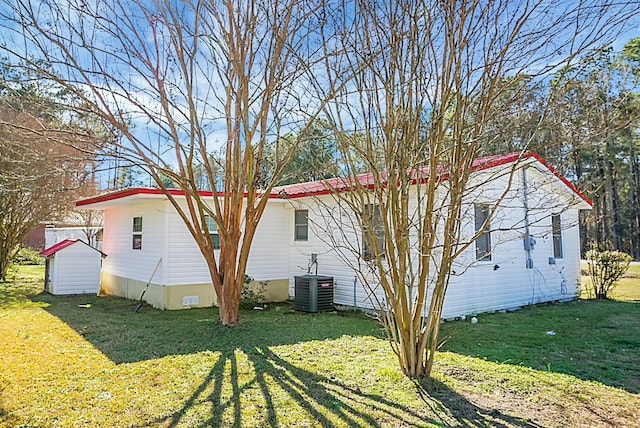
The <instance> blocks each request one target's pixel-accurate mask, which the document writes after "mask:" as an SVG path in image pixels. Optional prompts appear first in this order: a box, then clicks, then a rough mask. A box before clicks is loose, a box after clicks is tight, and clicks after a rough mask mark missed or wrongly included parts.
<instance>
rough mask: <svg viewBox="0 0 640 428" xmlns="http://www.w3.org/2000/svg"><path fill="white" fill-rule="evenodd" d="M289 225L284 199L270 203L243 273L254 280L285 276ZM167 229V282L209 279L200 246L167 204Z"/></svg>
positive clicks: (174, 283) (206, 281) (278, 278)
mask: <svg viewBox="0 0 640 428" xmlns="http://www.w3.org/2000/svg"><path fill="white" fill-rule="evenodd" d="M168 208H170V207H168ZM290 227H291V226H290V224H289V221H288V210H287V208H286V205H285V203H284V202H277V201H274V203H270V204H269V205H268V206H267V208H266V209H265V212H264V214H263V216H262V219H261V220H260V223H259V224H258V229H257V230H256V234H255V236H254V239H253V244H252V246H251V252H250V253H249V261H248V265H247V266H248V267H247V275H249V276H251V277H252V278H253V279H254V280H256V281H265V280H282V279H286V278H288V274H289V266H288V261H287V256H288V248H287V246H286V245H285V244H284V243H285V242H286V241H285V239H286V238H285V237H286V236H288V235H289V231H290ZM167 229H168V237H169V239H168V247H167V260H168V262H167V269H168V281H167V284H168V285H183V284H199V283H211V276H210V275H209V270H208V268H207V264H206V262H205V260H204V257H203V256H202V254H201V252H200V249H199V248H198V246H197V245H196V243H195V241H194V239H193V237H192V236H191V234H190V233H189V231H188V230H187V228H186V226H185V225H184V223H183V222H182V220H181V219H180V217H179V216H178V214H177V213H176V212H175V211H174V210H173V208H170V211H169V214H168V227H167Z"/></svg>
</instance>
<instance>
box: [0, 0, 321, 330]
mask: <svg viewBox="0 0 640 428" xmlns="http://www.w3.org/2000/svg"><path fill="white" fill-rule="evenodd" d="M2 3H3V8H2V9H3V12H2V15H3V16H2V20H3V22H4V24H3V27H4V28H3V34H4V41H3V49H4V50H5V52H7V56H8V57H9V58H16V57H18V58H22V60H23V62H24V63H25V64H27V67H28V68H36V69H37V68H39V64H38V63H37V62H35V61H30V58H31V56H32V55H36V56H39V57H41V58H44V59H45V60H46V62H47V63H48V64H49V65H51V67H52V68H53V69H54V70H55V74H54V73H50V74H49V77H50V78H51V79H53V80H55V81H56V82H59V83H60V84H62V85H64V86H65V87H67V88H68V89H69V90H71V91H74V92H75V93H76V94H77V95H78V96H79V97H81V98H82V99H83V101H84V102H85V104H84V106H85V108H87V110H89V111H91V112H92V113H94V114H97V115H98V116H99V117H101V118H102V120H104V121H105V122H106V123H108V124H109V125H110V126H111V127H113V129H114V130H116V131H117V132H118V133H120V134H121V135H122V136H123V137H124V142H123V143H122V144H120V145H119V146H118V147H117V151H118V153H119V154H120V156H124V157H126V158H127V160H128V162H130V163H133V164H135V165H138V166H141V167H143V168H144V169H145V170H146V171H147V172H148V173H149V174H150V175H151V176H152V177H153V180H154V182H155V184H156V185H157V186H158V187H159V188H160V189H162V190H164V191H165V194H166V195H167V198H168V199H169V201H170V202H171V204H172V205H173V207H175V209H176V211H177V212H178V214H179V216H180V217H181V218H182V220H183V221H184V223H185V225H186V227H187V229H188V230H189V232H190V233H191V235H192V236H193V238H194V240H195V242H196V243H197V245H198V247H199V249H200V251H201V252H202V255H203V256H204V258H205V260H206V262H207V264H208V266H209V271H210V274H211V280H212V283H213V287H214V289H215V293H216V295H217V298H218V304H219V306H220V321H221V323H222V324H224V325H235V324H237V323H238V304H239V299H240V293H241V289H242V286H243V283H244V277H245V271H246V264H247V259H248V256H249V251H250V248H251V243H252V240H253V237H254V234H255V231H256V227H257V225H258V222H259V220H260V218H261V216H262V213H263V211H264V209H265V206H266V203H267V199H268V195H269V193H270V191H271V188H272V187H273V183H275V181H276V180H277V178H278V177H279V175H280V174H281V171H282V170H283V168H284V166H285V165H286V163H287V162H288V159H289V157H290V156H291V151H292V150H293V149H294V148H295V144H293V145H291V146H290V147H291V149H290V150H288V151H285V152H284V153H279V156H278V158H277V160H276V162H275V163H274V164H273V170H272V171H271V172H270V174H269V177H270V178H271V180H270V181H269V182H267V183H265V182H264V180H263V179H262V178H263V177H262V175H261V174H259V171H261V170H262V168H261V165H260V162H261V160H262V159H264V153H265V151H266V149H267V147H268V145H269V144H271V142H273V141H277V137H278V136H279V135H283V134H284V133H292V132H295V131H301V132H300V133H301V134H303V133H304V132H302V130H304V128H305V126H307V124H309V123H310V122H311V119H313V117H314V113H313V111H316V112H317V111H319V110H320V108H321V107H322V102H323V101H322V100H318V99H317V98H314V99H311V98H310V97H309V96H308V94H307V93H306V92H307V91H306V87H307V85H306V84H305V82H304V76H305V75H309V73H310V72H311V71H312V70H313V69H314V67H315V65H314V64H316V61H317V57H319V55H320V54H322V53H323V51H322V50H321V49H319V46H320V44H319V42H320V38H319V37H318V36H317V34H316V33H315V31H316V28H317V27H318V26H319V25H321V24H322V21H321V19H319V16H320V15H319V13H320V11H321V10H322V9H323V5H322V2H321V1H301V0H284V1H277V0H273V1H262V0H251V1H246V2H236V1H232V0H215V1H199V0H194V1H186V2H169V1H166V2H165V1H152V2H143V1H137V0H120V1H113V0H109V1H105V0H98V1H95V2H90V3H87V2H84V1H74V0H67V1H60V2H48V3H42V2H39V1H29V0H18V1H3V2H2ZM76 88H82V90H78V89H76ZM330 93H331V90H330V89H329V88H327V94H330ZM219 150H221V151H222V153H223V156H222V161H221V165H215V164H213V163H212V159H216V158H217V157H215V156H212V154H213V153H214V152H216V151H219ZM196 170H197V171H196ZM202 170H204V171H205V172H206V176H207V178H208V180H209V182H210V185H209V187H210V188H211V189H212V190H218V191H219V193H218V195H217V197H216V196H214V197H208V198H207V197H203V196H202V195H201V193H200V192H199V188H198V184H199V182H200V181H201V180H200V179H198V178H197V177H196V176H202V173H201V172H202ZM218 171H222V176H220V175H219V174H218V173H217V172H218ZM167 182H171V183H173V184H174V185H175V186H176V187H177V188H179V189H180V190H182V191H183V192H184V197H185V201H186V204H182V203H181V201H180V200H179V198H176V197H175V196H174V195H173V194H172V193H170V192H168V189H167V186H166V183H167ZM207 216H209V217H211V218H212V219H213V220H214V221H215V223H216V226H217V229H218V233H219V236H220V243H221V244H220V246H221V248H220V251H219V253H217V252H214V248H213V244H212V243H211V241H210V240H209V239H208V236H209V231H208V227H207V221H206V219H207Z"/></svg>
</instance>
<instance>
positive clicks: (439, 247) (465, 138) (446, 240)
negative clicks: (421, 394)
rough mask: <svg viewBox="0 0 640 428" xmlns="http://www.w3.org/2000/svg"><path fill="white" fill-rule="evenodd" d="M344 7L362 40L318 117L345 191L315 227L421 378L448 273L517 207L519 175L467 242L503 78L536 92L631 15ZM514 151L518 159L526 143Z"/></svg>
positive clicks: (512, 173)
mask: <svg viewBox="0 0 640 428" xmlns="http://www.w3.org/2000/svg"><path fill="white" fill-rule="evenodd" d="M348 6H350V7H352V8H353V10H354V16H355V17H356V18H355V20H356V21H357V22H356V26H357V28H359V29H360V31H358V32H355V33H352V34H349V35H346V36H345V37H343V38H341V40H340V43H341V45H340V46H341V48H342V49H343V50H344V51H348V52H350V53H351V54H350V55H349V56H348V57H347V58H340V61H339V62H338V61H327V63H326V64H327V67H326V70H325V71H324V73H322V76H323V78H325V79H326V78H327V76H328V79H329V80H331V79H333V78H339V76H341V75H342V74H343V73H349V72H350V73H353V74H354V79H353V81H352V82H351V83H350V85H349V86H348V88H345V90H344V91H343V92H341V93H340V94H339V96H337V97H336V100H335V102H332V103H331V104H330V105H329V106H328V108H327V109H325V116H324V117H323V120H324V121H325V123H328V124H330V125H331V126H332V128H333V130H334V132H335V138H336V140H337V141H338V147H339V150H340V156H339V160H338V161H339V163H340V167H341V168H342V170H343V171H345V177H344V179H343V180H339V181H335V180H334V181H328V180H327V181H326V186H327V187H329V188H332V189H333V190H334V191H333V192H332V194H333V198H334V199H335V200H336V201H337V204H336V203H332V204H330V205H327V209H326V210H325V212H326V213H327V214H326V216H327V217H328V220H327V219H325V220H322V221H324V222H325V224H324V226H328V227H326V231H327V235H326V236H330V237H331V238H330V239H332V243H331V245H332V246H333V247H334V248H336V249H337V250H338V252H339V253H341V254H342V257H343V258H344V259H345V260H349V261H350V262H351V263H352V264H353V266H354V268H355V269H356V270H357V271H358V272H359V275H360V279H361V281H363V282H364V283H365V284H366V285H368V286H369V287H370V289H371V290H372V293H371V295H375V294H374V293H373V289H376V288H378V289H380V288H381V289H382V290H383V291H384V301H382V302H379V307H380V309H381V312H382V314H383V316H382V319H383V321H384V324H385V326H386V330H387V333H388V338H389V340H390V343H391V346H392V348H393V350H394V352H395V354H396V355H397V357H398V362H399V364H400V367H401V369H402V371H403V372H404V373H405V374H406V375H408V376H410V377H417V378H419V377H428V376H429V375H430V373H431V370H432V368H433V363H434V357H435V352H436V349H437V347H438V332H439V326H440V319H441V314H442V309H443V304H444V301H445V296H446V292H447V287H448V284H449V278H450V275H451V272H452V266H454V263H456V262H457V261H460V260H462V259H461V256H462V255H463V254H468V253H465V251H466V250H467V249H469V247H470V246H471V245H473V243H474V242H475V241H476V240H478V239H482V237H483V236H485V232H486V231H487V229H488V227H489V225H490V224H491V223H492V221H493V219H494V216H495V215H496V212H497V207H498V206H499V205H500V204H501V203H504V202H505V201H506V199H507V198H511V197H515V195H514V192H513V191H512V189H511V183H512V182H513V181H514V179H515V178H516V177H517V174H519V172H518V171H521V168H520V166H521V165H519V162H518V161H516V162H514V163H513V164H512V166H511V167H510V168H508V170H507V171H506V172H504V174H506V175H504V178H505V180H504V182H505V183H506V184H505V186H506V187H505V188H504V189H498V191H497V193H496V194H495V195H494V197H493V198H492V200H491V201H488V202H490V203H487V204H485V205H482V206H483V208H482V211H483V212H482V215H481V216H480V217H481V219H482V220H481V221H480V223H479V224H476V225H475V226H476V227H475V228H473V223H471V225H472V226H471V229H472V230H471V231H470V232H469V230H468V229H467V232H465V233H463V231H464V230H465V225H466V224H468V222H469V220H470V219H471V221H473V218H474V216H473V214H474V213H473V212H471V213H469V212H468V210H467V208H466V207H467V206H468V205H466V204H465V203H463V202H469V201H471V202H478V201H479V200H477V201H476V200H475V199H473V198H474V197H475V196H474V195H475V194H476V192H474V190H475V189H477V188H478V186H480V185H482V184H483V183H487V182H488V181H487V180H490V179H491V177H484V178H483V179H482V180H481V182H478V180H476V178H475V177H476V175H473V174H472V173H473V171H474V168H475V167H474V159H476V158H478V157H479V156H482V155H483V154H485V152H484V147H485V146H491V144H490V143H491V138H492V137H491V133H490V132H487V126H486V125H487V124H489V123H492V122H495V121H497V120H500V117H501V114H502V112H504V111H507V110H508V109H513V108H515V106H517V105H518V104H517V103H518V100H519V99H521V98H522V97H523V96H524V95H525V94H524V92H523V89H522V88H524V86H520V89H519V87H518V86H514V84H513V82H514V79H512V78H509V77H510V76H519V75H526V76H527V79H529V80H530V81H535V80H544V79H545V78H546V76H548V75H549V74H550V73H551V72H552V71H553V70H554V69H555V68H556V67H558V66H560V65H566V64H569V63H571V61H572V60H573V59H574V58H578V57H579V56H581V55H582V54H583V53H585V52H587V51H588V50H589V49H590V48H592V47H594V46H599V45H600V44H601V43H606V42H608V41H611V39H612V38H613V37H615V35H616V34H618V32H619V31H620V30H623V29H625V28H626V27H625V24H626V23H628V22H629V20H630V19H631V18H633V17H634V16H635V15H636V13H637V8H635V7H634V6H633V5H632V4H631V3H624V2H623V3H620V2H609V1H600V0H599V1H582V2H573V1H560V2H546V1H543V2H529V1H512V0H509V1H507V0H498V1H473V0H460V1H449V2H441V1H429V0H425V1H397V2H369V1H357V2H354V3H351V2H348V4H345V7H348ZM515 80H516V81H517V80H518V79H515ZM317 86H318V87H321V85H317ZM521 104H522V103H521ZM531 135H535V133H532V134H531ZM353 136H357V139H358V142H357V144H354V141H353ZM520 147H521V150H522V153H523V154H524V153H525V151H526V150H527V148H528V144H527V141H523V142H521V145H520ZM523 158H524V157H523ZM363 164H364V165H367V169H368V170H369V174H368V175H365V176H363V175H360V173H361V171H362V165H363ZM519 196H520V197H522V195H519ZM472 205H473V204H472ZM475 218H478V216H475ZM322 221H320V223H322ZM341 225H342V227H341ZM347 225H348V226H347ZM318 227H322V225H319V226H318ZM520 227H522V228H523V229H522V230H524V225H523V223H520ZM353 230H361V232H362V239H361V240H360V239H358V236H357V235H353ZM473 259H474V260H475V257H474V258H473Z"/></svg>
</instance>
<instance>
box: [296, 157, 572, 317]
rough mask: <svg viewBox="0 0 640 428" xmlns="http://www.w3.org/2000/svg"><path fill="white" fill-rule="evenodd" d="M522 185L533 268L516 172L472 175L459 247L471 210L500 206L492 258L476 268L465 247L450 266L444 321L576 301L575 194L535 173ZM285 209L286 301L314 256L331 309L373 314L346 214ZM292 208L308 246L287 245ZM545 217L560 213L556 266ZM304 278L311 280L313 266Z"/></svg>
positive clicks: (330, 203) (357, 241)
mask: <svg viewBox="0 0 640 428" xmlns="http://www.w3.org/2000/svg"><path fill="white" fill-rule="evenodd" d="M509 183H511V184H510V185H509ZM527 183H528V186H527V204H528V206H529V210H528V217H529V223H530V230H529V233H530V234H531V235H532V236H534V237H535V239H536V241H537V243H536V245H535V247H534V250H533V251H531V254H530V256H531V258H532V260H533V268H531V269H528V268H527V261H526V259H527V252H526V251H525V250H524V244H523V237H524V234H525V201H524V186H523V177H522V171H521V170H516V171H514V172H513V174H511V173H510V171H509V169H508V168H506V169H505V168H502V169H500V170H488V171H486V172H483V173H479V174H476V175H474V181H473V182H472V183H471V186H478V187H477V188H476V189H474V191H473V192H470V193H471V195H470V196H469V197H468V198H467V200H466V202H465V205H464V208H463V211H464V213H463V223H464V224H463V229H462V237H463V242H464V240H466V239H469V238H470V237H471V236H473V234H474V232H475V221H474V209H473V208H474V204H475V203H486V204H490V205H495V204H496V203H497V202H498V201H500V204H499V205H500V207H499V209H498V210H497V211H496V213H495V216H494V218H493V219H492V221H491V228H492V229H493V230H492V231H491V243H492V257H491V260H490V261H476V260H475V244H472V245H471V246H470V247H469V248H468V249H467V250H466V251H465V252H464V253H463V254H462V256H461V257H460V258H459V259H457V260H456V262H455V263H454V266H453V270H454V271H455V274H453V275H452V276H451V280H450V284H449V288H448V292H447V297H446V300H445V305H444V308H443V317H444V318H453V317H457V316H460V315H468V314H477V313H481V312H487V311H493V310H502V309H513V308H517V307H521V306H524V305H528V304H531V303H538V302H544V301H553V300H564V299H572V298H575V297H576V295H577V292H578V290H579V288H578V286H577V284H578V281H579V279H580V269H579V260H580V252H579V248H580V247H579V233H578V220H577V219H578V210H577V208H568V207H570V206H571V205H573V204H575V202H576V201H575V200H572V199H571V196H575V195H573V193H572V192H570V191H569V190H568V189H566V187H562V186H560V187H558V186H557V185H556V183H557V179H556V178H555V177H552V176H551V177H550V175H549V174H543V173H541V172H539V171H538V170H537V169H535V168H528V169H527ZM569 193H571V195H568V194H569ZM416 200H417V199H416ZM416 203H417V202H416ZM290 205H291V207H290V214H289V218H290V222H291V223H292V225H291V227H290V237H289V245H290V271H291V276H290V287H289V293H290V295H291V296H293V295H294V292H295V290H294V279H293V277H294V276H295V275H302V274H304V273H305V272H306V267H307V265H308V264H309V261H310V258H311V254H312V253H315V254H318V262H319V263H318V274H321V275H328V276H333V277H334V278H335V287H336V288H335V290H334V302H335V304H337V305H343V306H353V305H354V300H355V305H356V306H357V307H359V308H370V309H376V308H379V307H380V303H382V304H383V303H384V296H383V292H382V290H381V289H380V288H379V287H378V288H377V289H376V288H375V286H374V290H369V289H368V288H365V287H363V286H362V284H361V280H360V277H365V278H367V277H369V278H371V275H368V273H367V270H368V269H369V267H368V266H367V264H366V262H362V261H361V260H358V259H359V258H358V257H356V256H355V254H358V253H359V251H358V248H359V247H358V246H359V245H361V241H362V236H361V232H360V226H359V224H358V222H357V221H356V219H354V218H353V216H352V215H349V214H347V213H345V212H340V213H339V214H338V212H339V211H341V210H339V209H338V208H337V202H336V201H334V200H332V198H331V196H321V197H318V198H312V197H309V198H304V199H299V200H293V201H291V203H290ZM414 208H417V206H416V205H414ZM295 209H308V210H309V216H310V221H309V222H310V234H309V240H308V241H307V242H299V241H294V240H293V230H294V228H293V216H294V210H295ZM552 214H560V216H561V223H562V228H563V230H562V241H563V250H564V257H563V258H562V259H556V260H555V264H550V262H549V258H550V257H553V239H552V233H551V215H552ZM327 218H331V219H332V220H331V221H330V222H329V223H332V224H327V220H326V219H327ZM313 225H316V227H314V226H313ZM335 228H342V229H348V230H347V232H346V233H343V234H342V235H344V236H338V235H341V234H340V233H338V232H332V230H335ZM336 236H338V237H337V238H336ZM332 246H337V247H341V248H342V251H336V250H335V249H333V248H332ZM345 254H347V255H346V256H345ZM349 254H352V255H351V256H349ZM311 273H315V266H313V267H312V272H311ZM354 280H355V282H356V284H355V290H354ZM354 295H355V299H354ZM376 299H377V300H376Z"/></svg>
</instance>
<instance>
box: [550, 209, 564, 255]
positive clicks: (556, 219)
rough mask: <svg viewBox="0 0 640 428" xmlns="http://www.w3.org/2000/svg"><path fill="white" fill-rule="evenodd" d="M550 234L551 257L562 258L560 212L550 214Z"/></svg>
mask: <svg viewBox="0 0 640 428" xmlns="http://www.w3.org/2000/svg"><path fill="white" fill-rule="evenodd" d="M551 234H552V235H553V257H554V258H556V259H561V258H562V225H561V223H560V214H554V215H552V216H551Z"/></svg>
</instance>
